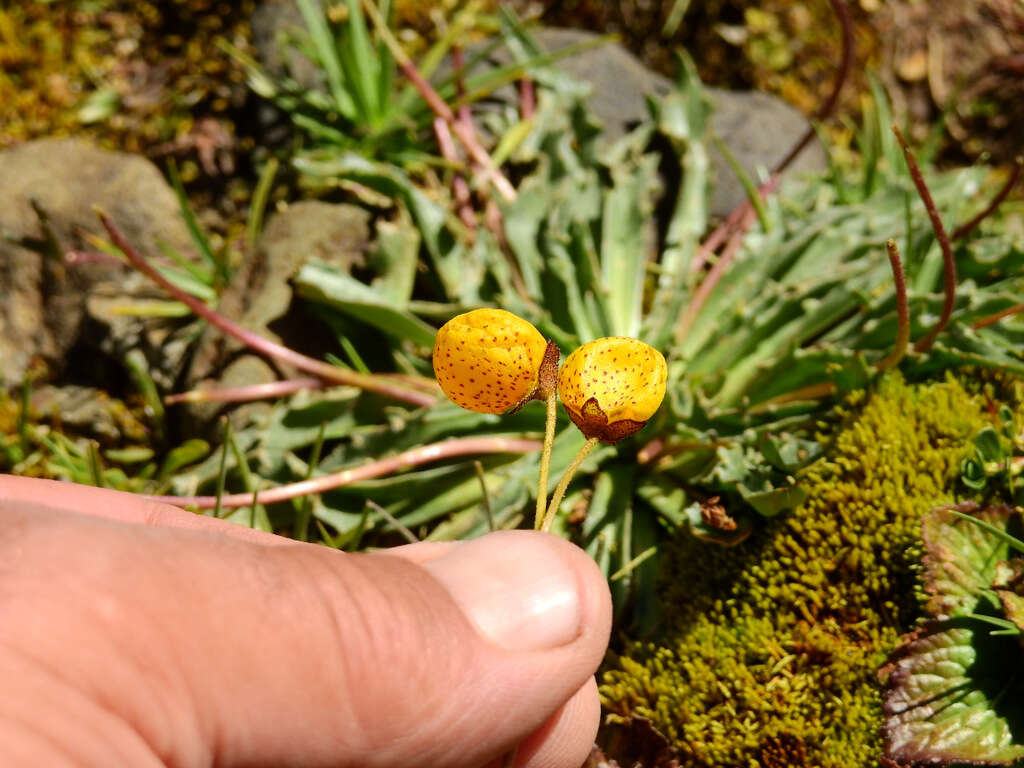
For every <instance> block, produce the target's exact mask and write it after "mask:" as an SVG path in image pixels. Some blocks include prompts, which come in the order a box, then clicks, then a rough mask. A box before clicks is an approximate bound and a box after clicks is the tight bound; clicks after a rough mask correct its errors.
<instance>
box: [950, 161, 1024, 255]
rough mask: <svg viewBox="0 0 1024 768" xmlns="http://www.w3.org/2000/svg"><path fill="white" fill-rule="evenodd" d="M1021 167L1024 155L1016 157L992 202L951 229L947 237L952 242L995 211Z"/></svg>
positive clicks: (1023, 162) (1016, 178)
mask: <svg viewBox="0 0 1024 768" xmlns="http://www.w3.org/2000/svg"><path fill="white" fill-rule="evenodd" d="M1021 169H1024V157H1018V158H1017V159H1016V160H1015V161H1014V163H1013V170H1012V171H1010V178H1008V179H1007V180H1006V183H1005V184H1004V185H1003V188H1002V189H1000V190H999V192H998V193H996V196H995V197H993V198H992V202H990V203H989V204H988V205H987V206H986V207H985V209H984V210H983V211H982V212H981V213H979V214H978V215H977V216H975V217H974V218H973V219H971V220H970V221H967V222H964V223H963V224H961V225H960V226H959V227H957V228H956V229H955V230H953V234H952V235H950V236H949V239H950V240H952V241H953V242H956V241H957V240H959V239H960V238H961V237H963V236H964V235H966V234H968V233H970V232H971V231H973V230H974V228H975V227H977V226H978V225H979V224H981V222H983V221H984V220H985V219H987V218H988V217H989V216H991V215H992V214H993V213H994V212H995V211H996V209H997V208H999V206H1000V205H1002V204H1003V201H1004V200H1005V199H1006V197H1007V195H1009V194H1010V192H1011V190H1012V189H1013V188H1014V187H1015V186H1017V182H1018V181H1019V180H1020V173H1021Z"/></svg>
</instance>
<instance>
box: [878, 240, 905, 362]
mask: <svg viewBox="0 0 1024 768" xmlns="http://www.w3.org/2000/svg"><path fill="white" fill-rule="evenodd" d="M885 250H886V252H887V253H888V254H889V266H890V267H892V277H893V280H895V281H896V317H897V321H898V323H899V324H898V326H897V331H896V343H895V344H894V345H893V348H892V352H890V353H889V354H888V355H886V356H885V358H884V359H882V360H881V361H879V363H878V366H877V368H878V372H879V373H881V372H882V371H885V370H888V369H889V368H892V367H893V366H894V365H896V363H898V362H899V361H900V360H902V359H903V355H905V354H906V353H907V344H908V342H909V341H910V310H909V308H908V307H907V278H906V276H905V275H904V274H903V262H902V261H900V249H899V248H898V247H897V246H896V241H895V240H893V239H892V238H891V237H890V238H889V239H888V240H887V241H886V243H885Z"/></svg>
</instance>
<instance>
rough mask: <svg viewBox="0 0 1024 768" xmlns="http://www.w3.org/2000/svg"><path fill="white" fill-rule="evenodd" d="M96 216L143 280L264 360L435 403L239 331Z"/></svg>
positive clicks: (416, 401) (417, 402) (416, 403)
mask: <svg viewBox="0 0 1024 768" xmlns="http://www.w3.org/2000/svg"><path fill="white" fill-rule="evenodd" d="M97 214H98V215H99V217H100V221H101V222H102V223H103V226H104V227H105V228H106V230H107V232H108V233H109V234H110V239H111V240H112V241H113V242H114V245H116V246H117V247H118V248H120V249H121V251H122V252H123V253H124V255H125V256H126V257H127V258H128V261H129V262H130V263H131V265H132V266H133V267H135V269H137V270H139V271H140V272H142V273H143V274H144V275H146V277H148V278H149V279H150V280H152V281H153V282H154V283H156V284H157V285H159V286H160V287H161V288H163V289H164V290H165V291H166V292H167V293H169V294H170V295H171V296H173V297H174V298H175V299H177V300H178V301H180V302H181V303H182V304H184V305H186V306H187V307H188V308H189V309H191V310H192V311H193V312H195V313H196V314H197V315H199V316H200V317H202V318H203V319H204V320H206V321H207V322H208V323H209V324H210V325H212V326H214V327H216V328H219V329H220V330H221V331H223V332H224V333H226V334H228V335H229V336H233V337H235V338H236V339H238V340H239V341H241V342H242V343H243V344H245V345H246V346H248V347H250V348H252V349H254V350H256V351H257V352H261V353H263V354H265V355H267V356H268V357H272V358H274V359H276V360H279V361H281V362H283V363H287V364H288V365H291V366H294V367H295V368H297V369H299V370H300V371H305V372H306V373H311V374H313V375H314V376H319V377H320V378H321V379H324V380H326V381H330V382H333V383H336V384H343V385H346V386H352V387H360V388H362V389H366V390H369V391H371V392H376V393H378V394H380V395H384V396H385V397H391V398H394V399H395V400H400V401H402V402H404V403H409V404H410V405H414V406H417V407H424V406H429V405H434V404H435V403H436V402H437V400H436V398H434V397H431V396H430V395H428V394H426V393H424V392H416V391H412V390H410V389H407V388H405V387H401V386H397V385H395V384H392V383H389V382H387V381H386V380H382V379H381V378H380V377H377V376H373V375H370V374H364V373H356V372H354V371H346V370H343V369H341V368H338V367H336V366H333V365H330V364H329V363H324V362H321V361H320V360H314V359H313V358H312V357H307V356H306V355H303V354H301V353H299V352H296V351H295V350H293V349H289V348H288V347H286V346H284V345H282V344H278V343H276V342H274V341H271V340H270V339H267V338H265V337H263V336H260V335H259V334H257V333H253V332H252V331H250V330H247V329H245V328H243V327H242V326H240V325H238V324H237V323H235V322H234V321H232V320H229V319H228V318H226V317H224V315H222V314H220V313H218V312H215V311H214V310H212V309H210V308H209V307H208V306H206V304H204V303H203V302H201V301H200V300H199V299H197V298H196V297H195V296H192V295H190V294H188V293H186V292H185V291H183V290H181V289H180V288H178V287H177V286H176V285H174V284H173V283H171V282H170V281H169V280H167V278H165V277H164V276H163V275H161V274H160V273H159V272H157V271H156V270H155V269H154V268H153V267H152V266H151V265H150V264H149V262H147V261H146V260H145V259H144V258H142V256H141V255H140V254H139V252H138V251H136V250H135V248H134V247H133V246H132V245H131V243H129V242H128V241H127V239H125V236H124V235H123V234H122V233H121V230H119V229H118V228H117V226H116V225H115V224H114V222H113V221H111V219H110V217H109V216H107V214H105V213H104V212H102V211H97Z"/></svg>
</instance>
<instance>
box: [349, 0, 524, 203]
mask: <svg viewBox="0 0 1024 768" xmlns="http://www.w3.org/2000/svg"><path fill="white" fill-rule="evenodd" d="M363 8H365V9H366V15H367V16H369V17H370V21H371V23H372V24H373V26H374V28H375V29H376V30H377V34H379V35H380V39H381V40H382V41H383V42H384V45H386V46H387V48H388V50H389V51H390V52H391V55H392V56H394V58H395V63H397V64H398V67H399V69H401V70H402V73H403V74H404V75H405V77H406V78H407V79H408V80H409V82H410V83H412V85H413V87H414V88H415V89H416V90H417V91H419V93H420V96H421V97H422V98H423V100H424V101H425V102H426V103H427V106H428V107H430V109H431V110H433V112H434V114H435V115H437V116H438V117H440V118H442V119H443V120H444V121H445V122H446V123H448V124H449V125H450V126H451V128H452V133H454V134H455V138H457V139H458V140H459V141H460V142H461V143H462V146H463V147H465V148H466V152H467V153H469V156H470V158H472V159H473V160H474V161H475V162H477V163H479V164H480V166H481V168H483V169H484V171H485V173H486V174H487V178H488V179H489V180H490V181H491V183H493V184H494V186H495V188H496V189H497V190H498V192H499V193H500V194H501V196H502V197H504V198H505V199H506V200H508V201H510V202H511V201H512V200H515V199H516V190H515V187H513V186H512V183H511V182H510V181H509V180H508V179H507V178H505V176H504V174H502V172H501V171H500V170H498V169H497V168H495V167H494V163H493V162H491V156H490V155H489V154H487V150H486V149H484V148H483V146H481V144H480V142H479V141H477V139H476V135H475V134H474V132H472V131H469V130H467V128H466V126H465V125H464V124H463V123H461V122H460V121H459V120H456V119H455V113H454V112H452V108H451V107H449V106H448V103H447V102H446V101H445V100H444V99H442V98H441V95H440V94H439V93H438V92H437V91H436V90H434V87H433V86H432V85H431V84H430V83H429V82H427V79H426V78H425V77H423V75H422V74H421V73H420V71H419V70H418V69H417V68H416V65H415V64H414V63H413V61H412V59H410V58H409V55H408V54H407V53H406V52H405V51H404V50H403V49H402V46H401V45H399V43H398V40H396V39H395V36H394V35H393V34H391V30H390V29H388V26H387V23H386V22H385V21H384V19H383V18H381V15H380V11H378V10H377V6H376V5H375V4H374V3H373V0H363Z"/></svg>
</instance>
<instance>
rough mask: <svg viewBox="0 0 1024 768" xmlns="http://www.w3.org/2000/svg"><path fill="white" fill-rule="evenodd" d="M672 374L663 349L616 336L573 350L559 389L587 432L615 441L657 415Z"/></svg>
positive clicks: (589, 434)
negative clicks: (668, 378)
mask: <svg viewBox="0 0 1024 768" xmlns="http://www.w3.org/2000/svg"><path fill="white" fill-rule="evenodd" d="M667 377H668V367H667V366H666V365H665V358H664V357H663V356H662V354H661V352H659V351H658V350H656V349H654V347H651V346H648V345H647V344H644V343H643V342H642V341H637V340H636V339H627V338H624V337H621V336H613V337H610V338H604V339H596V340H595V341H591V342H589V343H587V344H584V345H583V346H582V347H580V348H579V349H577V350H576V351H574V352H573V353H572V354H571V355H569V357H568V358H567V359H566V361H565V364H564V365H563V366H562V370H561V372H560V373H559V374H558V394H559V397H561V399H562V404H563V405H564V406H565V410H566V411H567V412H568V413H569V418H571V419H572V420H573V423H575V424H576V426H577V427H579V428H580V431H581V432H583V434H584V435H586V436H587V437H588V438H597V439H599V440H601V441H603V442H606V443H614V442H616V441H618V440H621V439H622V438H624V437H627V436H629V435H632V434H633V433H634V432H636V431H637V430H639V429H640V428H642V427H643V426H644V424H646V423H647V420H648V419H649V418H651V416H653V415H654V412H655V411H657V410H658V406H660V405H661V401H662V399H664V397H665V379H666V378H667Z"/></svg>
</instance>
